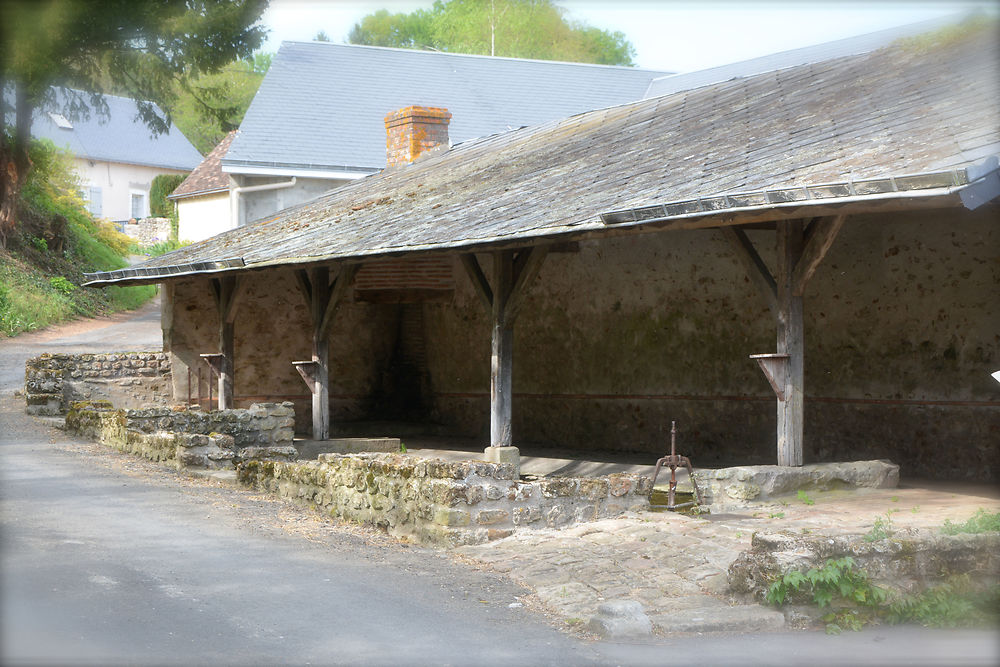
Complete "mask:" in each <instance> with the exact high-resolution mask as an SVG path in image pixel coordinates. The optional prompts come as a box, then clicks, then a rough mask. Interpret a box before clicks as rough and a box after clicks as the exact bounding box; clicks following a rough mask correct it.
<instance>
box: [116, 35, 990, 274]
mask: <svg viewBox="0 0 1000 667" xmlns="http://www.w3.org/2000/svg"><path fill="white" fill-rule="evenodd" d="M998 56H1000V53H998V49H997V43H996V41H995V39H994V38H993V34H992V27H991V28H990V29H985V30H979V31H978V32H976V33H974V34H973V35H972V36H970V37H968V38H967V39H965V40H964V41H960V42H956V41H954V40H952V41H950V42H945V43H936V44H935V43H932V42H926V43H922V45H918V46H912V45H899V46H895V47H891V48H888V49H885V50H881V51H877V52H874V53H871V54H868V55H862V56H851V57H846V58H840V59H835V60H831V61H828V62H824V63H819V64H810V65H804V66H800V67H793V68H788V69H784V70H780V71H777V72H770V73H766V74H761V75H758V76H753V77H748V78H744V79H736V80H732V81H727V82H723V83H718V84H714V85H711V86H705V87H701V88H698V89H695V90H691V91H686V92H680V93H676V94H673V95H667V96H663V97H657V98H654V99H649V100H642V101H639V102H634V103H631V104H623V105H620V106H615V107H610V108H607V109H601V110H597V111H592V112H589V113H582V114H578V115H576V116H572V117H570V118H567V119H563V120H558V121H552V122H548V123H545V124H542V125H539V126H536V127H530V128H524V129H520V130H516V131H511V132H507V133H504V134H499V135H495V136H492V137H487V138H483V139H478V140H474V141H470V142H466V143H463V144H461V145H458V146H455V147H453V148H452V149H450V150H437V151H432V152H431V154H430V155H428V156H427V157H425V158H422V159H421V160H419V161H417V162H416V163H414V164H412V165H405V166H403V167H399V168H393V169H388V170H386V171H384V172H382V173H380V174H377V175H373V176H369V177H367V178H364V179H361V180H358V181H354V182H352V183H351V184H349V185H346V186H344V187H341V188H339V189H337V190H334V191H331V192H329V193H327V194H325V195H323V196H321V197H319V198H317V199H315V200H313V201H311V202H308V203H305V204H302V205H299V206H296V207H292V208H288V209H285V210H283V211H280V212H279V213H277V214H275V215H274V216H273V217H271V218H269V219H265V220H262V221H259V222H258V223H255V224H253V225H250V226H247V227H240V228H237V229H235V230H232V231H229V232H225V233H223V234H220V235H219V236H216V237H213V238H212V239H209V240H206V241H204V242H201V243H198V244H195V245H192V246H188V247H186V248H182V249H180V250H178V251H175V252H173V253H170V254H167V255H163V256H161V257H158V258H154V259H152V260H150V261H149V262H146V263H145V264H143V265H141V266H140V268H139V273H145V274H147V280H148V279H149V278H148V276H160V277H162V276H164V275H168V274H170V273H176V272H179V271H186V270H198V271H201V270H204V271H211V270H214V269H215V268H222V267H223V265H221V264H220V265H219V266H217V267H215V266H211V265H204V266H202V267H200V268H199V267H195V269H190V267H188V268H187V269H185V268H182V267H183V266H184V265H190V264H192V263H198V262H215V261H221V260H228V259H235V260H236V261H235V262H234V263H235V265H237V266H239V265H245V266H246V267H249V268H253V267H264V266H274V265H290V264H295V263H299V262H309V261H326V260H337V259H352V258H363V257H366V256H381V255H388V254H393V253H404V252H413V251H419V250H424V251H431V250H448V249H450V250H454V249H459V248H480V249H482V248H487V247H490V246H491V245H493V246H496V245H499V244H505V243H506V244H510V243H511V242H519V243H522V244H524V245H530V244H531V243H532V242H533V241H537V240H538V239H539V238H573V237H574V236H579V235H584V234H591V235H599V234H601V233H603V232H605V231H607V230H608V228H607V227H605V226H604V224H603V223H602V221H601V218H600V215H601V214H602V213H605V212H609V211H614V210H620V209H631V208H636V207H643V206H648V205H651V204H661V203H664V202H670V201H677V200H683V199H690V198H697V197H706V196H709V195H713V194H719V193H736V192H742V191H748V190H755V189H765V188H771V189H773V188H790V187H798V186H803V185H807V184H815V183H823V182H829V181H846V180H850V179H854V180H858V179H864V178H874V177H887V176H899V175H903V174H913V173H923V172H930V171H938V170H949V169H955V168H962V167H967V166H969V165H971V164H974V163H978V162H981V161H983V160H984V158H986V157H988V156H992V155H996V154H998V153H1000V107H998V105H997V100H998V99H1000V86H998V82H1000V76H998V74H1000V72H998V63H1000V58H998ZM994 176H995V174H994ZM964 178H965V175H964V173H962V174H956V175H955V179H956V180H955V181H954V182H953V183H952V184H953V185H958V186H961V183H962V180H963V179H964ZM887 180H891V179H887ZM952 191H953V189H949V188H944V189H943V190H941V189H938V190H933V191H932V192H952ZM803 215H805V214H803ZM725 220H726V219H725V218H724V217H723V218H721V219H720V221H719V222H717V223H716V224H726V222H725ZM123 277H124V278H128V277H127V276H126V275H125V274H117V275H103V276H97V278H98V279H100V280H112V281H114V280H118V279H120V278H123ZM135 279H136V280H140V279H141V278H135Z"/></svg>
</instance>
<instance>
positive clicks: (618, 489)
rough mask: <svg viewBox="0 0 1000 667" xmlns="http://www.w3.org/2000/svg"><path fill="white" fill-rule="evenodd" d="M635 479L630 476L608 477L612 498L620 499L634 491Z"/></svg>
mask: <svg viewBox="0 0 1000 667" xmlns="http://www.w3.org/2000/svg"><path fill="white" fill-rule="evenodd" d="M632 487H633V478H632V477H631V476H630V475H624V474H618V475H608V491H609V493H610V494H611V495H612V496H615V497H616V498H620V497H621V496H624V495H625V494H626V493H629V492H630V491H632Z"/></svg>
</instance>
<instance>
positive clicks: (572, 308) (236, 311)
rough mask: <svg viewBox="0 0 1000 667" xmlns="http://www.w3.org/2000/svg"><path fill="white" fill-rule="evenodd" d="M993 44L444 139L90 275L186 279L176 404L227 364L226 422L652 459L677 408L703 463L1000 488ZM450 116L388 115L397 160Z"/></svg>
mask: <svg viewBox="0 0 1000 667" xmlns="http://www.w3.org/2000/svg"><path fill="white" fill-rule="evenodd" d="M994 35H995V25H994V24H992V23H991V24H987V25H986V26H985V27H983V26H979V27H971V28H968V29H967V30H966V32H965V33H964V35H963V36H962V38H958V37H956V36H955V35H953V34H944V35H929V36H926V37H925V38H923V39H921V40H919V41H916V42H903V43H900V44H894V45H892V46H890V47H888V48H885V49H880V50H877V51H874V52H871V53H867V54H863V55H855V56H847V57H841V58H834V59H831V60H828V61H824V62H822V63H812V64H809V65H804V66H793V67H788V68H784V69H781V70H778V71H773V72H767V73H762V74H756V75H751V76H746V77H742V78H736V79H732V80H727V81H723V82H717V83H712V84H709V85H705V86H700V87H697V88H694V89H691V90H685V91H681V92H675V93H670V94H667V95H663V96H659V97H655V98H650V99H645V100H640V101H636V102H631V103H627V104H620V105H617V106H611V107H607V108H603V109H598V110H595V111H589V112H585V113H579V114H576V115H572V116H569V117H567V118H563V119H558V120H551V121H547V122H544V123H541V124H538V125H534V126H531V127H525V128H520V129H515V130H512V131H509V132H505V133H500V134H495V135H492V136H485V137H482V138H479V139H474V140H469V141H464V142H462V143H459V144H455V145H452V146H450V147H448V146H447V144H446V143H445V142H443V141H442V142H441V143H442V144H443V145H441V146H440V147H438V148H436V149H430V150H426V151H424V152H423V153H422V154H421V155H419V156H418V158H417V159H416V160H415V161H414V162H413V163H412V164H399V165H395V164H394V165H391V166H390V167H389V168H387V169H386V170H384V171H383V172H381V173H378V174H375V175H371V176H369V177H368V178H364V179H360V180H356V181H354V182H352V183H350V184H348V185H346V186H343V187H341V188H339V189H337V190H334V191H331V192H328V193H326V194H324V195H322V196H320V197H318V198H316V199H314V200H312V201H309V202H306V203H302V204H298V205H295V206H291V207H288V208H285V209H283V210H281V211H280V212H278V213H275V214H273V215H270V216H268V217H266V218H264V219H262V220H260V221H258V222H256V223H255V224H252V225H248V226H246V227H243V228H240V229H237V230H231V231H229V232H225V233H223V234H220V235H218V236H216V237H213V238H211V239H208V240H206V241H203V242H200V243H197V244H194V245H192V246H189V247H187V248H183V249H180V250H178V251H175V252H173V253H170V254H167V255H164V256H161V257H158V258H154V259H151V260H149V261H148V262H146V263H145V264H143V265H140V266H136V267H132V268H129V269H123V270H120V271H114V272H105V273H99V274H94V275H93V276H92V279H91V282H90V283H89V284H91V285H111V284H130V283H131V284H135V283H154V282H158V283H163V285H164V289H163V299H164V302H163V329H164V345H165V349H166V350H167V351H168V352H169V354H170V356H171V360H172V364H173V369H174V380H173V381H174V395H175V398H176V399H178V400H179V401H181V402H183V401H184V392H185V382H186V373H185V370H186V369H189V368H190V369H194V368H196V367H197V366H198V365H199V364H202V363H203V362H202V360H201V357H200V355H202V354H205V353H215V354H217V355H221V356H216V357H215V362H214V363H215V367H216V368H218V369H219V378H220V379H219V383H220V391H221V395H222V396H223V401H222V402H223V404H229V405H232V404H236V405H239V404H245V403H247V402H248V401H250V400H292V401H294V402H295V404H296V412H297V416H298V418H299V423H298V428H299V430H300V432H309V431H310V421H311V432H312V433H313V434H314V437H318V438H322V437H325V435H326V433H327V432H333V433H338V432H343V430H344V429H346V428H347V427H348V426H349V425H350V424H351V423H352V422H365V421H370V420H378V421H380V422H381V423H385V422H386V421H387V420H407V421H415V420H419V421H421V422H423V423H424V424H425V425H426V428H427V431H428V432H431V433H435V434H439V435H441V434H447V435H461V436H466V437H477V438H481V440H482V443H483V444H484V445H489V447H488V448H487V449H488V451H491V454H490V455H491V456H492V455H497V456H500V455H506V451H507V450H506V447H507V446H508V445H523V444H524V443H536V444H541V445H559V446H562V447H569V448H573V449H575V450H577V451H594V450H605V451H629V452H641V453H644V454H646V455H648V456H649V460H650V461H652V460H654V459H655V458H656V457H658V456H660V455H662V453H663V452H664V450H665V448H666V447H667V445H666V444H665V443H666V439H667V437H668V436H666V433H667V432H668V431H669V423H670V421H672V420H676V421H677V423H678V429H679V436H678V439H679V443H680V445H681V446H682V447H683V451H684V452H685V454H687V455H689V456H690V457H691V458H692V460H693V461H694V462H695V464H696V465H698V466H713V465H721V464H733V463H741V464H747V463H774V462H775V461H777V462H778V463H780V464H782V465H801V463H802V462H803V461H810V462H815V461H838V460H846V459H858V458H863V459H873V458H887V459H892V460H893V461H895V462H896V463H899V464H900V465H901V466H902V472H903V474H904V475H909V476H914V475H923V476H929V477H935V478H952V479H979V480H992V481H995V480H996V479H998V478H1000V460H998V459H1000V456H998V453H1000V451H998V442H1000V441H998V438H997V434H998V433H1000V394H998V386H997V384H996V383H995V382H994V380H993V379H992V378H991V377H990V373H991V372H994V371H996V370H997V367H998V366H1000V341H998V339H997V331H1000V307H998V304H997V291H996V285H997V284H998V283H1000V273H998V271H1000V269H998V267H1000V225H998V220H1000V203H998V197H1000V162H998V160H997V155H998V154H1000V106H998V104H997V100H998V99H1000V86H998V82H1000V76H997V75H998V71H997V70H998V63H1000V58H998V55H1000V53H998V45H997V43H996V40H995V36H994ZM453 111H454V110H453ZM449 116H450V114H449V113H448V112H447V111H444V110H443V109H439V108H408V109H401V110H398V111H397V112H394V113H390V114H389V115H388V116H387V117H386V118H385V119H384V124H385V126H386V127H387V128H388V130H389V132H390V134H389V136H388V138H387V144H388V145H390V146H394V145H396V144H397V143H398V141H399V140H400V138H401V137H400V134H401V133H403V132H409V133H411V134H412V135H414V136H421V135H423V136H428V135H436V136H439V137H440V136H441V134H442V130H443V127H444V126H446V125H447V124H448V122H449ZM454 122H455V123H456V124H457V123H458V115H457V114H455V116H454ZM404 143H407V144H408V145H410V146H413V145H414V144H413V143H412V142H405V141H404ZM234 145H235V142H234ZM422 148H423V147H421V146H419V145H418V146H416V149H418V150H421V149H422ZM231 153H232V150H231V151H230V154H231ZM515 332H516V337H515V335H514V334H515ZM761 371H763V372H761ZM303 379H305V382H303ZM378 435H389V434H386V433H379V434H378Z"/></svg>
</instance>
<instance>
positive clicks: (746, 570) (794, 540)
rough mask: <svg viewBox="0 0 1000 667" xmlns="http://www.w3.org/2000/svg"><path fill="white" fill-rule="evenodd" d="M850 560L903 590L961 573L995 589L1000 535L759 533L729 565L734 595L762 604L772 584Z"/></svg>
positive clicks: (999, 571) (875, 579)
mask: <svg viewBox="0 0 1000 667" xmlns="http://www.w3.org/2000/svg"><path fill="white" fill-rule="evenodd" d="M845 556H850V557H851V558H852V559H854V562H855V564H856V566H857V567H858V568H860V569H862V570H864V571H865V572H866V573H867V574H868V576H869V577H871V579H872V580H873V582H874V583H876V584H878V585H879V586H882V587H883V588H887V589H890V590H896V591H902V592H914V591H919V590H923V589H926V588H929V587H931V586H933V585H935V584H939V583H941V582H943V581H946V580H947V579H948V577H950V576H952V575H954V574H956V573H968V574H969V576H970V577H971V578H972V579H973V580H974V581H975V583H977V584H980V585H981V584H985V585H987V586H995V585H996V582H997V580H998V579H1000V534H998V533H982V534H978V535H966V534H960V535H942V534H940V533H937V534H934V533H929V532H927V531H922V532H917V531H914V532H907V533H902V532H901V533H897V534H895V535H892V536H891V537H888V538H886V539H882V540H876V541H872V542H870V541H866V540H865V536H863V535H838V536H832V537H831V536H829V535H824V536H806V535H793V534H790V533H754V535H753V538H752V539H751V546H750V550H749V551H746V552H744V553H742V554H740V556H739V558H737V559H736V560H735V561H734V562H733V563H732V565H730V566H729V583H730V587H731V589H732V590H733V592H735V593H739V594H744V595H748V596H751V597H753V598H755V599H756V600H758V601H763V600H764V596H765V595H766V594H767V589H768V587H769V586H770V585H771V582H772V581H774V580H776V579H777V578H778V577H780V576H782V575H783V574H785V573H787V572H790V571H793V570H797V571H800V572H805V571H806V570H808V569H809V568H812V567H817V568H819V567H822V566H823V564H824V563H825V562H826V561H827V560H828V559H836V558H843V557H845ZM791 601H792V602H793V603H801V602H805V601H806V600H804V599H793V600H791ZM820 613H825V611H821V612H820Z"/></svg>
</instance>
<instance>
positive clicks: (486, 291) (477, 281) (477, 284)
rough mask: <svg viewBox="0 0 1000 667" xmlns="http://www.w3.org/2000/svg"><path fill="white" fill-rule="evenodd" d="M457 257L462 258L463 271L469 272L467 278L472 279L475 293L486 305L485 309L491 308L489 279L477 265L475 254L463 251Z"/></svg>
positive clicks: (491, 298)
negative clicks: (463, 252)
mask: <svg viewBox="0 0 1000 667" xmlns="http://www.w3.org/2000/svg"><path fill="white" fill-rule="evenodd" d="M459 259H461V260H462V266H463V267H465V272H466V273H467V274H469V280H471V281H472V286H473V287H474V288H475V290H476V294H477V295H479V299H480V300H481V301H482V302H483V305H484V306H486V310H492V309H493V289H492V288H491V287H490V281H488V280H487V279H486V274H485V273H483V267H481V266H480V265H479V260H478V259H476V256H475V254H473V253H465V254H462V255H459Z"/></svg>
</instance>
